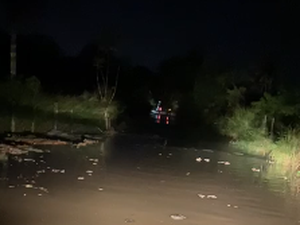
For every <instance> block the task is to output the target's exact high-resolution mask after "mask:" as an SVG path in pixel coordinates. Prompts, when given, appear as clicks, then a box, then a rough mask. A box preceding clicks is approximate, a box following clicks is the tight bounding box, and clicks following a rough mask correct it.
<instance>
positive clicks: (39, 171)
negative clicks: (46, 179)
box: [36, 170, 46, 174]
mask: <svg viewBox="0 0 300 225" xmlns="http://www.w3.org/2000/svg"><path fill="white" fill-rule="evenodd" d="M36 173H37V174H41V173H46V171H45V170H38V171H36Z"/></svg>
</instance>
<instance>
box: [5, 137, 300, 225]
mask: <svg viewBox="0 0 300 225" xmlns="http://www.w3.org/2000/svg"><path fill="white" fill-rule="evenodd" d="M207 146H208V143H205V144H202V145H201V144H200V145H199V146H198V147H197V148H187V147H178V146H174V145H168V144H167V145H165V144H164V139H161V138H160V137H159V136H155V135H151V136H148V135H142V134H140V135H132V134H131V135H127V134H122V135H117V136H114V137H112V138H109V139H107V140H106V141H105V143H101V144H99V145H93V146H88V147H84V148H79V149H75V148H71V147H69V146H49V147H44V148H46V149H47V150H49V153H43V154H37V153H31V154H29V155H24V156H20V157H8V158H5V156H2V160H1V161H0V164H1V165H2V167H0V168H1V180H0V182H1V191H0V197H1V199H2V201H0V202H1V203H0V210H1V212H3V213H4V214H3V213H1V215H0V223H1V224H3V225H6V224H17V223H16V222H17V221H18V219H17V218H16V217H12V215H15V216H19V214H20V218H24V219H23V221H25V222H27V223H28V224H29V223H30V224H33V225H34V224H82V223H85V224H96V223H99V221H102V222H103V224H108V225H110V224H117V223H124V221H137V222H139V223H140V224H146V225H147V224H157V223H161V221H164V222H163V223H164V224H172V219H170V215H171V214H172V213H180V214H184V215H185V216H186V217H187V220H186V221H187V222H188V224H199V220H201V221H203V222H204V223H206V224H222V225H224V224H239V225H240V224H246V225H248V224H249V225H250V224H262V225H263V224H266V223H271V224H274V225H275V224H278V225H279V224H284V223H285V224H297V223H298V219H299V218H298V215H299V209H298V202H297V199H296V198H293V197H291V195H290V188H289V187H288V183H287V181H286V180H285V179H284V178H283V177H280V176H278V177H277V176H275V175H274V176H271V177H270V176H268V169H269V170H270V169H272V168H264V163H265V162H264V160H262V159H257V158H253V157H248V156H245V155H241V154H239V153H235V152H228V151H224V148H222V146H221V145H215V146H213V147H211V148H209V149H208V147H207ZM209 196H210V197H209ZM20 200H22V201H20ZM79 203H80V204H79ZM183 224H185V223H183Z"/></svg>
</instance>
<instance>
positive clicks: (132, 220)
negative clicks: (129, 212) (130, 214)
mask: <svg viewBox="0 0 300 225" xmlns="http://www.w3.org/2000/svg"><path fill="white" fill-rule="evenodd" d="M134 222H135V220H134V219H129V218H126V219H125V223H134Z"/></svg>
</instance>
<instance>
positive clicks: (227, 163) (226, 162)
mask: <svg viewBox="0 0 300 225" xmlns="http://www.w3.org/2000/svg"><path fill="white" fill-rule="evenodd" d="M218 164H223V165H225V166H229V165H230V162H228V161H219V162H218Z"/></svg>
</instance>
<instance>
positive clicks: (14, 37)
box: [10, 32, 17, 79]
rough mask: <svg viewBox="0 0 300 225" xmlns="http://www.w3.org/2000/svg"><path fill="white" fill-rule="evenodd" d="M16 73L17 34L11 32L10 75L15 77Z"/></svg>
mask: <svg viewBox="0 0 300 225" xmlns="http://www.w3.org/2000/svg"><path fill="white" fill-rule="evenodd" d="M16 75H17V34H16V33H15V32H11V35H10V77H11V79H13V78H15V77H16Z"/></svg>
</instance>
